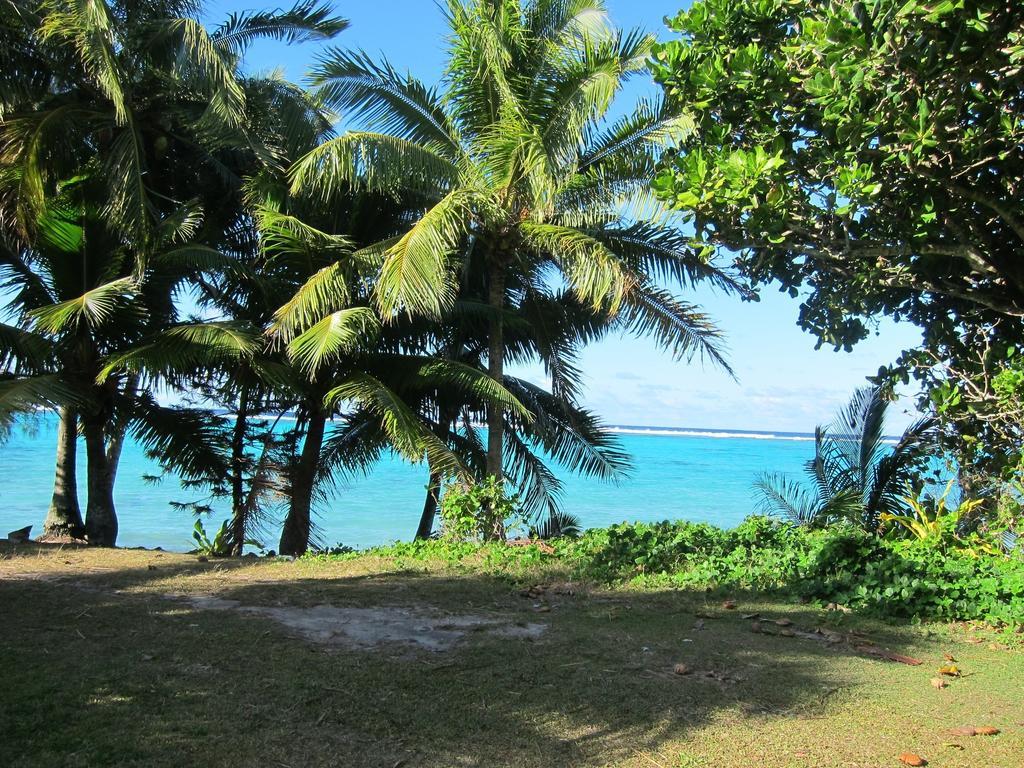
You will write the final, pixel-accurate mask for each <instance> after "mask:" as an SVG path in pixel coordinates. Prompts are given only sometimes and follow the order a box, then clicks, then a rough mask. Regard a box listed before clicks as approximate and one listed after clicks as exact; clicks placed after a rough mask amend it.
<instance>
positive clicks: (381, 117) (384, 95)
mask: <svg viewBox="0 0 1024 768" xmlns="http://www.w3.org/2000/svg"><path fill="white" fill-rule="evenodd" d="M312 80H313V84H314V85H316V86H319V94H320V97H321V98H322V99H323V101H324V102H325V103H326V104H329V105H330V106H331V107H332V108H333V109H334V110H335V111H337V112H339V113H341V114H344V115H348V116H350V117H351V118H352V119H354V120H357V121H360V122H361V123H362V124H364V125H366V126H367V127H369V128H371V129H373V130H378V131H380V132H382V133H385V134H390V135H392V136H394V137H396V138H399V139H404V140H406V141H409V142H413V143H418V144H422V145H433V146H436V147H438V148H439V151H440V152H442V153H443V155H444V156H445V157H448V158H449V159H453V160H454V159H456V158H458V157H460V156H461V155H462V147H461V143H460V140H459V138H458V134H457V132H456V130H455V127H454V124H453V123H452V121H451V120H450V119H449V117H448V115H447V114H446V112H445V110H444V108H443V106H442V103H441V99H440V98H439V96H438V94H437V92H436V91H434V90H433V89H431V88H427V87H426V86H425V85H423V83H421V82H420V81H419V80H416V79H415V78H414V77H412V76H411V75H405V76H403V75H401V74H399V73H398V72H397V71H396V70H395V69H394V67H392V66H391V64H389V63H388V62H387V61H383V62H381V63H379V64H378V63H376V62H374V61H373V60H372V59H370V57H369V56H367V55H366V54H365V53H363V52H362V51H344V50H341V49H338V48H331V49H329V50H328V51H327V52H326V53H325V54H324V55H323V56H321V57H320V58H319V59H318V60H317V63H316V65H314V67H313V72H312Z"/></svg>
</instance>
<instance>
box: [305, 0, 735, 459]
mask: <svg viewBox="0 0 1024 768" xmlns="http://www.w3.org/2000/svg"><path fill="white" fill-rule="evenodd" d="M604 11H605V9H604V5H603V3H602V2H600V0H591V1H586V0H580V1H579V2H572V3H566V2H562V1H561V0H530V1H529V2H525V3H519V2H514V3H512V2H506V1H504V0H466V1H465V2H463V1H461V0H449V2H448V3H447V18H448V23H449V27H450V38H449V40H450V49H449V65H448V69H447V73H446V77H445V83H444V91H443V92H440V91H438V90H437V89H434V88H429V87H427V86H425V85H424V84H422V83H421V82H420V81H418V80H416V79H414V78H413V77H411V76H403V75H401V74H399V73H398V72H396V71H395V70H394V68H393V67H391V65H390V64H388V63H387V62H383V63H375V62H373V61H372V60H370V59H369V58H368V57H367V56H366V55H364V54H362V53H359V52H345V51H341V50H331V51H330V52H329V53H328V54H327V55H325V56H324V57H322V59H321V60H320V63H319V65H318V66H317V67H316V68H315V71H314V81H315V82H316V83H317V84H318V85H319V89H320V90H319V94H320V97H321V98H322V99H323V100H324V102H325V103H326V104H328V105H329V106H331V107H332V108H334V109H335V110H336V111H338V112H341V113H343V114H346V115H348V116H349V117H350V118H352V119H356V120H362V121H363V122H364V123H365V126H366V129H365V130H359V131H351V132H348V133H346V134H344V135H342V136H339V137H337V138H332V139H330V140H328V141H325V142H323V143H322V144H321V145H320V146H319V147H317V148H316V149H314V150H313V151H311V152H310V153H308V154H307V155H306V156H305V157H303V158H302V159H301V160H299V162H298V163H296V165H295V166H294V168H293V169H292V185H293V191H295V192H297V193H307V194H316V195H320V196H323V197H325V198H330V197H332V196H333V195H334V194H336V193H337V192H339V191H343V190H345V189H347V188H349V187H350V186H352V187H356V188H358V189H365V190H368V191H372V192H378V193H384V194H390V195H396V196H398V195H401V196H405V197H407V198H413V199H416V200H418V201H420V204H419V211H418V213H417V215H416V216H415V218H414V220H413V222H412V224H411V226H410V227H408V228H407V229H406V230H405V231H404V232H402V233H400V235H398V236H395V237H392V238H391V239H388V240H384V241H381V242H380V243H378V244H376V245H375V246H374V247H372V248H368V249H365V255H366V256H367V257H370V256H376V257H378V258H379V261H380V268H379V273H378V274H377V278H376V288H375V301H376V304H377V306H378V307H379V309H380V311H381V313H382V314H383V316H384V317H385V318H386V319H387V320H388V321H393V320H394V318H395V317H397V316H398V315H399V314H402V313H421V314H426V315H428V316H432V317H435V318H442V317H443V316H444V314H445V312H446V311H447V310H449V309H450V308H451V307H452V306H453V304H454V302H455V301H456V298H457V297H458V296H459V295H460V288H461V281H462V280H463V279H464V278H465V276H467V275H470V276H471V279H472V278H475V279H477V280H479V282H480V284H481V285H482V286H483V289H484V293H483V296H484V301H485V306H486V308H487V313H486V321H487V331H486V340H487V347H486V355H487V368H488V372H489V375H490V376H491V378H492V379H494V380H495V381H498V382H501V381H503V380H504V375H505V361H506V345H505V341H504V334H505V321H506V317H507V316H508V311H507V310H508V309H509V308H510V307H511V308H512V309H513V311H516V310H517V309H518V308H519V307H520V306H521V305H522V304H523V303H524V302H528V301H529V300H530V299H531V297H533V296H536V295H542V296H549V297H551V296H553V295H555V294H556V293H557V291H558V288H557V286H558V283H559V281H564V282H565V284H567V285H568V287H569V289H570V291H571V293H572V295H573V296H574V297H575V298H576V299H577V300H578V301H579V302H580V303H582V304H584V305H586V306H589V307H591V308H592V309H593V310H594V312H595V313H598V314H604V315H608V316H615V317H618V318H621V320H620V322H621V323H622V324H623V325H626V326H628V327H630V328H633V329H636V330H640V331H645V332H648V333H652V334H655V335H656V336H657V338H659V340H661V341H662V342H663V343H665V344H667V345H668V346H670V347H671V348H672V349H673V350H674V351H675V352H676V353H677V354H678V355H680V356H692V355H693V354H694V353H697V352H699V353H700V354H701V355H706V356H707V357H709V358H710V359H712V360H713V361H716V362H718V363H720V364H722V365H725V363H724V360H723V359H722V357H721V355H720V352H719V350H718V348H717V345H716V342H717V340H718V336H717V333H716V331H715V330H714V328H713V326H712V325H711V324H710V323H709V322H708V320H707V318H706V317H705V316H704V315H702V314H701V313H699V312H698V311H697V310H696V308H695V307H693V306H692V305H689V304H686V303H684V302H681V301H679V300H678V299H677V298H676V297H675V296H674V295H673V294H672V293H671V292H669V291H667V290H663V289H661V288H659V287H658V286H657V285H656V284H655V282H654V281H655V280H656V279H659V278H668V279H677V280H681V281H684V282H690V281H693V280H700V279H709V280H712V281H714V282H716V283H718V284H719V285H729V281H728V279H726V278H725V277H724V276H723V275H722V274H721V273H720V272H717V271H716V270H713V269H711V268H710V267H709V266H708V265H707V264H706V263H705V262H704V261H703V260H702V259H701V258H700V255H699V254H697V253H695V252H694V251H693V250H691V249H690V248H688V247H687V241H686V239H685V238H684V237H682V236H681V235H680V234H679V232H678V231H677V230H676V229H675V228H673V227H672V226H671V224H670V223H669V222H668V221H667V220H665V219H662V218H659V217H656V216H654V215H652V214H650V211H651V210H653V209H652V207H651V206H654V205H656V204H655V203H653V202H652V199H651V196H650V195H649V193H648V186H649V182H650V179H651V178H652V176H653V172H654V168H655V165H656V162H657V159H658V156H659V154H660V152H661V150H662V149H663V148H664V147H666V146H669V145H671V144H672V143H674V142H675V141H677V140H679V139H680V138H682V137H684V136H685V135H686V134H687V132H688V131H689V130H690V129H691V122H690V120H689V118H688V117H687V116H686V115H685V114H681V113H678V112H674V111H672V110H670V109H669V108H668V107H666V106H665V105H663V104H662V103H660V102H659V103H651V102H640V103H639V104H637V105H636V106H635V107H634V108H633V109H631V110H630V111H629V113H628V115H627V116H626V117H624V118H622V119H620V120H617V121H613V122H608V121H606V120H605V116H606V115H607V113H608V110H609V108H610V107H611V104H612V102H613V99H614V97H615V95H616V93H617V92H618V91H619V89H620V88H621V86H622V83H623V82H624V81H625V80H626V79H628V78H629V77H630V76H632V75H634V74H636V73H639V72H641V71H643V70H644V68H645V62H646V59H647V57H648V55H649V54H650V52H651V46H652V44H653V37H652V36H650V35H645V34H641V33H639V32H635V31H634V32H627V33H622V32H618V31H615V30H613V29H611V28H610V26H609V25H608V22H607V17H606V15H605V12H604ZM309 293H310V294H311V299H310V304H311V305H315V304H316V302H315V301H314V298H316V297H313V296H312V294H313V293H314V292H313V291H309ZM319 298H320V299H322V302H321V303H322V305H323V306H320V307H317V309H318V311H319V312H320V313H321V314H322V315H323V314H326V313H327V312H329V311H330V305H331V297H330V296H329V295H326V294H325V293H324V292H323V291H321V292H320V294H319ZM551 375H552V388H553V391H555V392H558V391H559V389H560V388H561V387H562V386H563V385H564V384H565V382H564V381H563V380H562V379H561V375H560V371H559V370H557V369H552V370H551ZM486 420H487V459H486V472H487V474H489V475H493V476H497V477H499V478H500V477H503V475H504V450H505V443H506V441H505V426H506V419H505V413H504V412H503V409H502V407H501V406H500V405H498V404H492V405H491V406H490V407H489V408H488V409H487V419H486Z"/></svg>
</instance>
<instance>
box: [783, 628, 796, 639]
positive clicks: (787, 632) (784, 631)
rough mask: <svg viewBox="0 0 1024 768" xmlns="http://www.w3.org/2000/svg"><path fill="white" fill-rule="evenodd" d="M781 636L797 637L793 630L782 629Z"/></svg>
mask: <svg viewBox="0 0 1024 768" xmlns="http://www.w3.org/2000/svg"><path fill="white" fill-rule="evenodd" d="M779 634H780V635H781V636H782V637H796V632H794V631H793V630H792V629H780V630H779Z"/></svg>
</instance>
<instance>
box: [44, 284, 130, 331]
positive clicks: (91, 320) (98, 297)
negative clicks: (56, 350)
mask: <svg viewBox="0 0 1024 768" xmlns="http://www.w3.org/2000/svg"><path fill="white" fill-rule="evenodd" d="M137 295H138V284H137V283H136V281H135V280H134V279H133V278H130V277H125V278H121V279H119V280H114V281H112V282H109V283H104V284H103V285H99V286H97V287H95V288H93V289H91V290H89V291H86V292H85V293H83V294H82V295H81V296H78V297H77V298H74V299H69V300H67V301H62V302H60V303H58V304H52V305H50V306H45V307H39V308H38V309H34V310H32V311H31V312H29V316H30V318H31V319H32V322H33V326H34V327H35V328H36V329H37V330H39V331H41V332H43V333H65V332H67V331H69V330H70V329H72V328H73V327H74V326H75V325H77V324H78V323H85V324H86V325H87V326H89V327H90V328H98V327H100V326H102V325H103V324H104V323H106V322H107V321H108V320H110V319H111V317H112V316H113V315H114V314H115V313H118V312H131V311H132V303H133V300H134V299H135V297H136V296H137Z"/></svg>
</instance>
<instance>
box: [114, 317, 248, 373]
mask: <svg viewBox="0 0 1024 768" xmlns="http://www.w3.org/2000/svg"><path fill="white" fill-rule="evenodd" d="M261 344H262V339H261V337H260V335H259V334H258V333H256V332H254V331H253V330H251V329H249V328H247V327H246V326H245V325H243V324H242V323H234V322H221V323H188V324H185V325H179V326H174V327H172V328H168V329H166V330H163V331H161V332H159V333H158V334H156V335H155V336H154V337H153V338H151V340H150V341H149V343H147V344H143V345H141V346H138V347H136V348H134V349H131V350H128V351H127V352H124V353H122V354H120V355H116V356H114V357H113V358H111V359H110V360H109V361H108V362H107V364H106V365H105V366H104V367H103V369H102V371H101V372H100V375H99V379H98V380H99V382H103V381H105V380H106V379H107V378H108V377H110V376H111V375H112V374H114V373H115V372H118V371H125V372H128V373H135V374H142V373H145V374H147V375H149V376H151V377H152V378H158V377H179V376H180V377H188V376H192V375H195V373H196V372H197V371H199V370H203V369H206V370H209V369H222V370H223V369H228V370H230V369H231V368H233V367H235V366H237V365H239V364H240V363H243V362H246V361H249V360H250V359H251V358H252V357H253V356H254V355H255V354H256V352H257V351H258V350H259V349H260V346H261Z"/></svg>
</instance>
